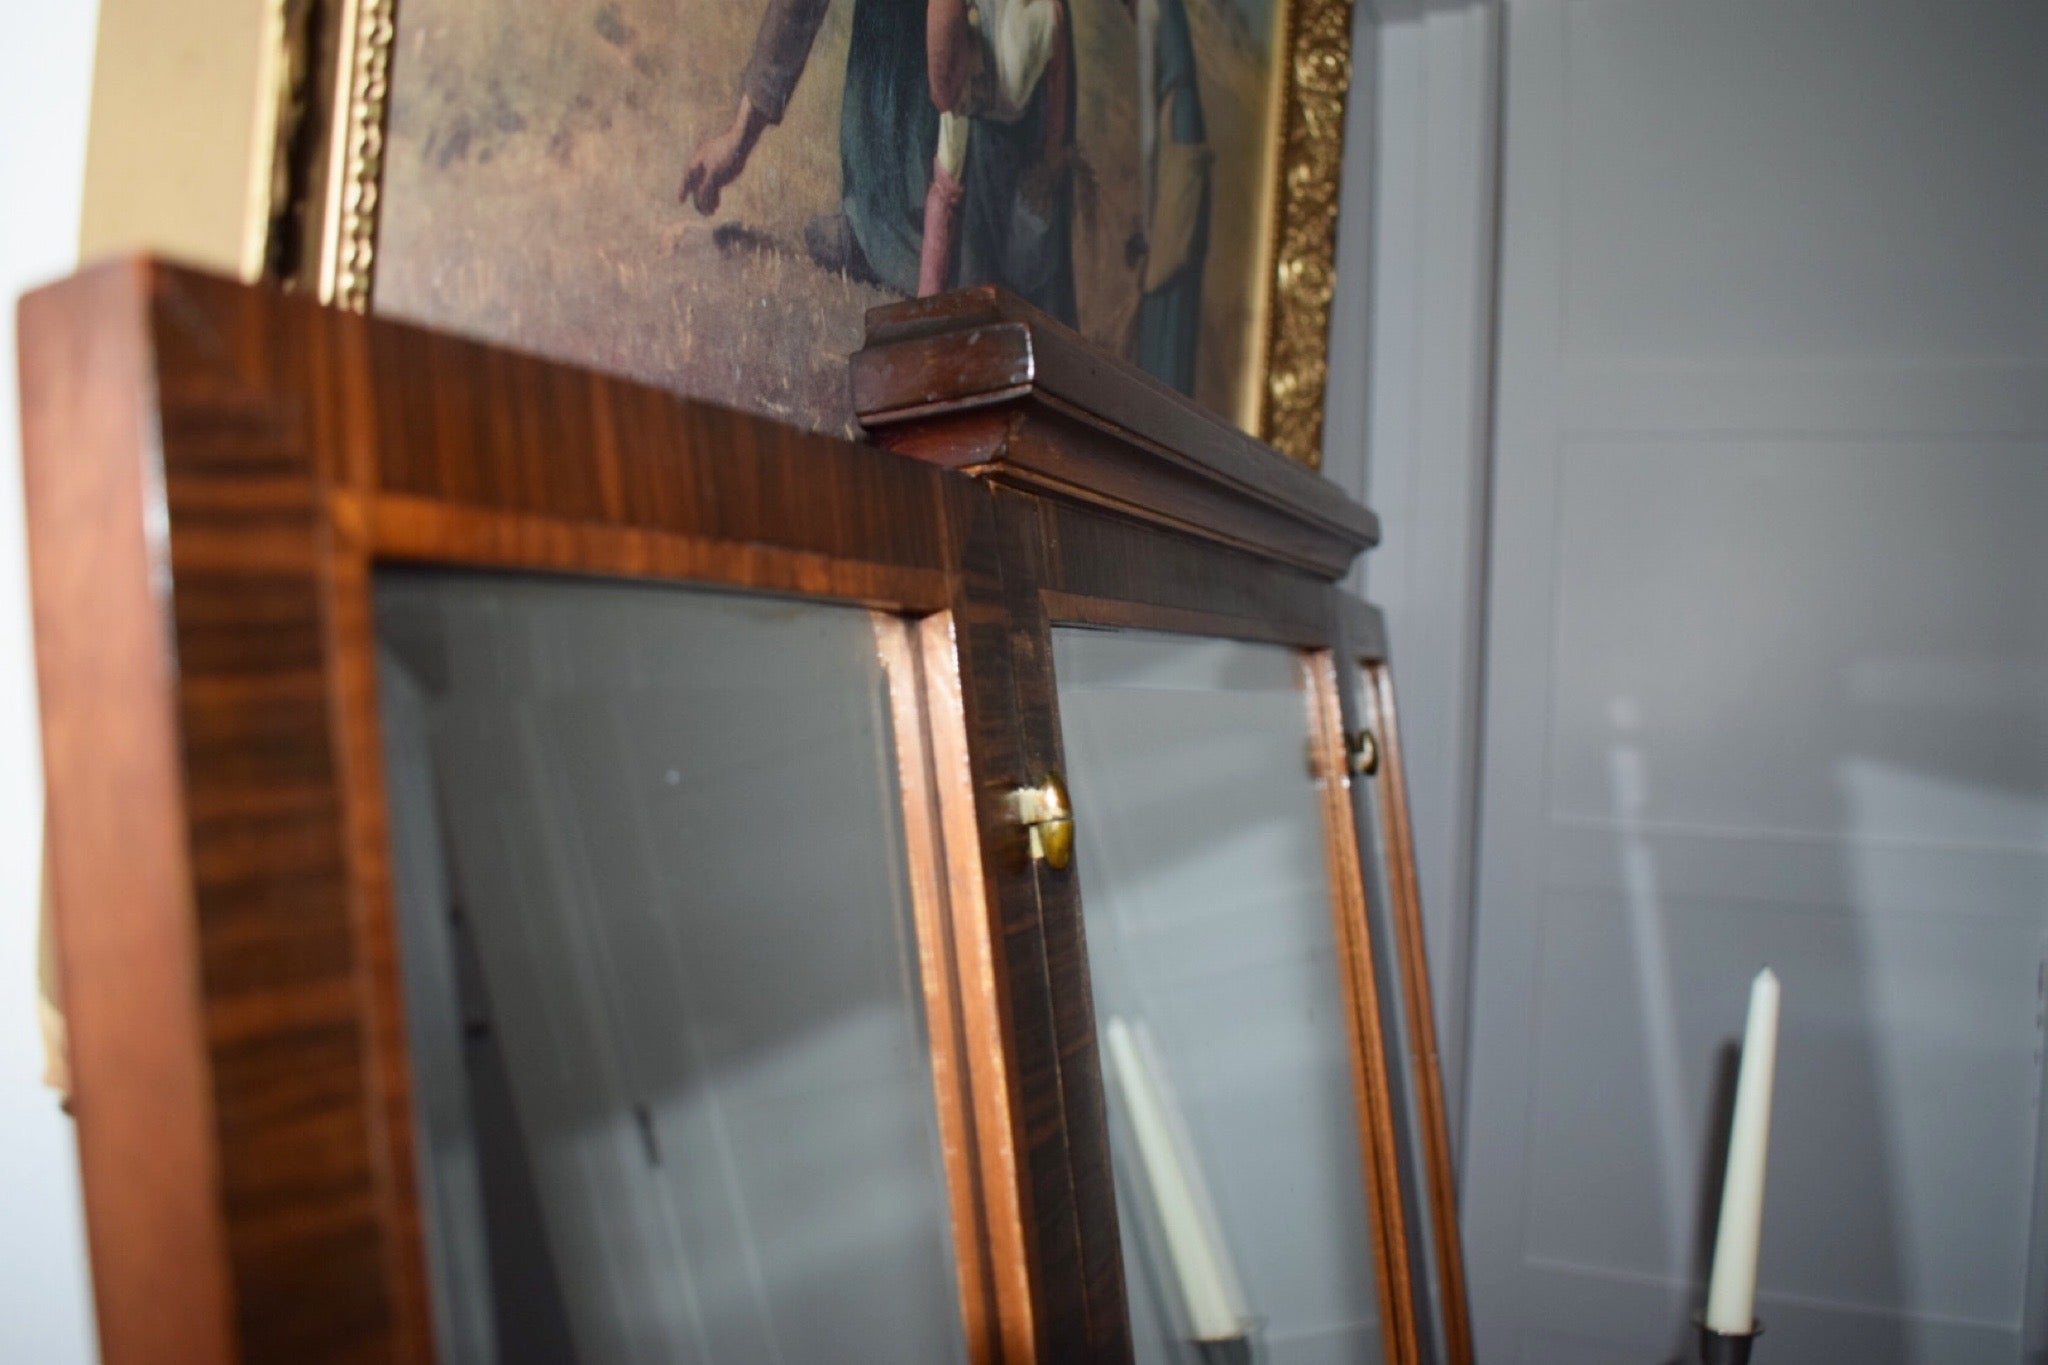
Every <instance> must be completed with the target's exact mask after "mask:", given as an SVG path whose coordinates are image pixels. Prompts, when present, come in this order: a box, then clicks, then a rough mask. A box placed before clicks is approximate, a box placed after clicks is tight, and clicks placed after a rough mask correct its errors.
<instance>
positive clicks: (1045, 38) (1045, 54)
mask: <svg viewBox="0 0 2048 1365" xmlns="http://www.w3.org/2000/svg"><path fill="white" fill-rule="evenodd" d="M1285 4H1286V0H538V2H537V3H535V4H532V5H521V6H517V7H515V8H516V18H514V17H513V11H512V10H508V9H507V7H506V6H505V5H504V4H503V0H396V5H397V11H398V16H399V17H398V23H397V38H396V40H395V42H396V46H395V47H394V49H393V53H392V85H391V98H390V113H389V119H388V124H387V129H386V144H385V149H384V150H385V155H384V172H383V183H382V187H381V193H380V194H379V197H378V201H377V202H378V220H377V221H378V226H377V234H378V241H377V252H376V258H375V259H376V279H375V285H374V289H375V293H374V297H373V299H372V305H373V307H375V308H376V309H377V310H378V311H379V312H385V313H389V314H392V315H395V316H400V317H405V318H409V319H413V320H416V321H420V322H425V323H429V324H434V325H439V326H444V327H455V328H459V329H461V330H463V331H466V332H470V333H472V334H474V335H478V336H482V337H487V338H491V339H495V340H499V341H505V342H510V343H513V344H516V345H519V346H522V347H525V348H527V349H530V350H534V351H537V352H540V353H542V354H545V355H549V356H554V357H559V358H564V359H569V360H574V361H579V362H582V363H585V364H591V365H596V366H599V367H601V368H604V369H609V370H613V371H617V372H620V373H624V374H628V375H632V376H634V377H636V378H640V379H644V380H647V381H649V382H652V383H655V384H659V385H662V386H665V387H669V388H674V389H677V390H680V391H682V392H685V393H690V394H694V395H697V396H700V397H704V398H710V399H713V400H715V401H718V402H724V403H731V404H735V405H737V406H740V407H744V408H747V409H749V410H750V411H754V412H758V413H764V414H767V415H769V416H772V417H775V418H778V419H780V420H783V421H786V422H791V423H793V424H795V425H798V426H802V427H805V428H808V429H810V430H814V431H829V432H835V433H839V434H842V435H853V434H855V432H856V430H857V427H856V423H855V421H854V416H853V413H852V410H851V402H850V394H849V392H848V389H847V384H846V357H847V354H848V353H849V352H851V351H853V350H855V349H857V348H858V347H859V346H860V344H861V337H862V319H863V316H864V315H865V313H866V311H867V310H868V309H870V308H873V307H875V306H877V305H881V304H887V303H890V302H893V301H896V300H900V299H904V298H908V297H912V296H915V295H918V294H923V293H931V292H934V291H937V290H942V289H950V288H955V287H958V286H962V285H974V284H983V283H993V284H1000V285H1002V286H1004V287H1006V288H1008V289H1009V290H1010V291H1011V292H1013V293H1015V294H1018V295H1020V296H1021V297H1023V298H1025V299H1027V300H1029V301H1030V302H1031V303H1033V304H1036V305H1037V306H1038V307H1039V308H1041V309H1043V310H1045V311H1046V312H1048V313H1050V314H1052V315H1053V316H1055V317H1057V318H1059V319H1061V320H1062V321H1065V322H1067V323H1069V324H1071V325H1073V326H1075V327H1076V328H1077V329H1078V330H1079V331H1080V332H1081V334H1082V335H1083V336H1085V337H1087V338H1088V339H1089V340H1090V341H1092V342H1095V343H1096V344H1098V345H1101V346H1104V347H1106V348H1108V349H1110V350H1113V351H1115V352H1117V353H1119V354H1121V355H1124V356H1126V357H1127V358H1130V359H1133V360H1135V361H1137V362H1138V363H1139V364H1141V365H1143V366H1144V367H1145V368H1147V369H1149V370H1150V371H1151V372H1152V373H1153V374H1155V375H1157V376H1158V377H1160V378H1161V379H1162V380H1164V381H1165V382H1167V383H1169V384H1171V385H1172V386H1173V387H1175V388H1177V389H1180V390H1182V391H1183V392H1187V393H1191V394H1193V395H1194V396H1195V398H1196V400H1197V401H1199V402H1202V403H1204V404H1206V405H1208V406H1209V407H1211V408H1213V409H1216V410H1218V411H1223V412H1240V411H1244V410H1245V407H1244V403H1245V396H1246V394H1247V393H1250V392H1252V389H1251V388H1250V386H1249V385H1248V384H1247V380H1248V378H1249V377H1250V367H1251V366H1252V365H1253V364H1255V363H1256V360H1257V357H1258V346H1257V331H1258V328H1259V326H1260V325H1261V314H1260V308H1261V297H1262V296H1261V294H1260V292H1259V290H1258V289H1257V288H1256V287H1255V282H1256V280H1257V278H1258V274H1259V272H1260V270H1261V269H1262V267H1260V266H1259V265H1258V262H1259V260H1260V259H1261V253H1262V252H1263V251H1264V250H1265V232H1266V214H1267V211H1268V205H1269V203H1270V200H1269V198H1268V197H1267V196H1268V189H1269V185H1270V181H1269V178H1268V177H1269V172H1270V169H1271V167H1272V164H1273V155H1272V152H1273V145H1274V144H1273V130H1272V124H1271V120H1270V118H1269V116H1268V111H1269V108H1270V99H1271V92H1272V91H1273V90H1274V89H1275V80H1274V76H1275V68H1274V50H1275V49H1274V43H1275V40H1276V37H1277V35H1278V34H1279V33H1280V32H1281V30H1282V28H1283V26H1284V25H1283V14H1284V6H1285ZM678 171H680V172H681V174H680V175H678V174H677V172H678ZM679 180H680V182H681V189H682V198H683V199H684V201H685V204H683V205H678V203H677V202H676V200H677V188H678V181H679Z"/></svg>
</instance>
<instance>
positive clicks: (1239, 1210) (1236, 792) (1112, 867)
mask: <svg viewBox="0 0 2048 1365" xmlns="http://www.w3.org/2000/svg"><path fill="white" fill-rule="evenodd" d="M1054 653H1055V665H1056V669H1057V672H1058V677H1059V705H1060V719H1061V727H1062V729H1063V731H1064V735H1065V745H1066V755H1067V765H1068V770H1069V771H1068V774H1067V776H1068V782H1069V787H1070V789H1071V792H1072V796H1073V805H1074V813H1075V827H1076V831H1077V838H1076V842H1075V855H1074V856H1075V862H1076V866H1077V868H1078V871H1079V875H1080V878H1081V897H1082V904H1083V907H1084V910H1083V914H1084V921H1085V927H1086V932H1087V940H1088V963H1089V971H1090V974H1091V976H1092V978H1093V983H1094V993H1095V1010H1096V1021H1097V1025H1098V1027H1099V1030H1100V1036H1101V1039H1102V1043H1103V1070H1104V1080H1105V1086H1106V1089H1107V1091H1108V1097H1109V1105H1110V1137H1111V1143H1112V1149H1113V1155H1114V1158H1115V1162H1116V1186H1117V1209H1118V1213H1119V1219H1120V1222H1121V1224H1122V1226H1123V1233H1124V1264H1125V1271H1126V1280H1127V1282H1128V1284H1129V1289H1130V1299H1131V1322H1132V1329H1133V1332H1134V1334H1135V1336H1136V1339H1137V1345H1138V1359H1139V1360H1140V1361H1144V1362H1154V1361H1159V1362H1168V1361H1189V1362H1193V1361H1200V1360H1212V1359H1216V1358H1219V1355H1218V1352H1217V1351H1216V1350H1215V1349H1213V1348H1212V1349H1210V1350H1209V1351H1207V1352H1203V1351H1201V1350H1200V1349H1198V1348H1197V1347H1195V1346H1194V1345H1193V1344H1192V1343H1193V1342H1195V1341H1197V1340H1201V1341H1219V1340H1222V1339H1224V1338H1228V1337H1230V1336H1231V1335H1232V1334H1236V1335H1238V1336H1240V1337H1242V1338H1244V1339H1245V1340H1246V1342H1247V1344H1248V1345H1249V1347H1250V1354H1251V1356H1252V1357H1253V1358H1256V1359H1259V1360H1264V1361H1273V1362H1288V1365H1310V1363H1311V1362H1324V1361H1328V1362H1337V1361H1344V1362H1357V1361H1377V1360H1380V1359H1382V1337H1381V1328H1380V1309H1379V1303H1378V1299H1377V1283H1378V1282H1377V1279H1376V1275H1375V1269H1374V1264H1373V1255H1374V1253H1373V1235H1372V1229H1371V1227H1370V1224H1369V1222H1368V1219H1369V1217H1370V1214H1369V1210H1368V1207H1367V1204H1366V1197H1365V1190H1364V1169H1363V1165H1362V1160H1363V1158H1362V1156H1361V1151H1360V1146H1359V1141H1358V1128H1357V1109H1356V1102H1355V1100H1354V1097H1353V1086H1352V1076H1351V1056H1350V1051H1349V1048H1350V1043H1349V1041H1348V1040H1349V1036H1350V1035H1349V1027H1348V1025H1347V1022H1346V1021H1347V1018H1348V1015H1349V1005H1348V1003H1347V996H1346V993H1345V990H1344V986H1343V979H1342V976H1341V969H1340V966H1339V961H1338V957H1337V946H1336V931H1335V927H1334V922H1333V916H1332V909H1331V905H1332V901H1331V886H1330V876H1329V870H1328V865H1327V862H1326V860H1325V853H1324V845H1323V813H1322V804H1321V798H1320V795H1319V793H1318V791H1317V788H1316V784H1315V779H1314V777H1313V775H1312V773H1311V772H1310V768H1309V762H1308V758H1309V749H1308V744H1309V707H1308V699H1307V696H1306V693H1305V677H1304V671H1303V667H1302V659H1301V656H1300V655H1298V654H1297V653H1296V652H1295V651H1293V650H1290V649H1285V648H1281V647H1279V646H1272V645H1252V644H1241V643H1236V642H1232V641H1220V640H1199V639H1192V638H1185V637H1174V636H1155V635H1147V634H1141V633H1137V632H1115V633H1109V632H1099V631H1089V630H1060V631H1056V632H1055V639H1054ZM1228 1355H1229V1353H1228V1352H1227V1351H1226V1352H1224V1353H1223V1356H1224V1358H1228ZM1238 1358H1240V1359H1241V1358H1244V1356H1243V1354H1242V1353H1240V1354H1239V1355H1238Z"/></svg>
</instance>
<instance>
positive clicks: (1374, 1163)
mask: <svg viewBox="0 0 2048 1365" xmlns="http://www.w3.org/2000/svg"><path fill="white" fill-rule="evenodd" d="M1302 670H1303V673H1304V675H1305V681H1306V683H1307V693H1308V705H1309V715H1308V722H1309V733H1310V735H1311V736H1312V737H1313V741H1314V753H1315V758H1316V768H1317V786H1318V787H1319V788H1320V790H1321V792H1322V797H1323V847H1324V852H1325V855H1326V857H1327V858H1328V861H1329V869H1330V885H1331V889H1332V891H1333V892H1334V894H1335V902H1334V904H1333V906H1332V910H1333V913H1334V917H1335V921H1336V932H1337V946H1338V954H1339V957H1340V959H1341V961H1342V964H1343V969H1344V978H1345V986H1346V993H1347V995H1348V996H1349V998H1350V1001H1351V1019H1350V1025H1351V1027H1350V1030H1349V1032H1350V1036H1351V1061H1352V1078H1353V1081H1354V1082H1355V1085H1356V1092H1357V1100H1358V1119H1359V1142H1360V1146H1361V1148H1362V1149H1363V1156H1364V1160H1365V1190H1366V1199H1367V1201H1368V1203H1369V1204H1370V1205H1371V1208H1370V1213H1371V1218H1372V1231H1373V1234H1374V1247H1375V1249H1376V1251H1377V1253H1378V1254H1377V1257H1376V1264H1377V1267H1378V1270H1379V1285H1378V1289H1379V1298H1380V1312H1381V1324H1382V1326H1383V1328H1384V1330H1385V1333H1386V1348H1387V1360H1388V1361H1390V1362H1394V1365H1413V1362H1416V1361H1418V1360H1419V1358H1420V1350H1421V1348H1420V1345H1419V1343H1418V1340H1417V1335H1416V1331H1417V1329H1416V1321H1415V1300H1414V1298H1413V1295H1412V1289H1413V1285H1414V1278H1413V1273H1412V1268H1411V1265H1410V1262H1409V1256H1408V1230H1407V1218H1406V1214H1405V1212H1404V1211H1403V1209H1402V1201H1401V1181H1400V1142H1399V1138H1398V1135H1397V1133H1396V1130H1395V1126H1394V1108H1393V1097H1392V1093H1391V1086H1392V1081H1391V1077H1390V1076H1389V1074H1388V1061H1389V1058H1388V1055H1387V1046H1386V1038H1385V1035H1384V1033H1383V1031H1382V1029H1381V1026H1380V1019H1381V1015H1380V998H1379V986H1378V982H1377V977H1376V975H1375V967H1374V963H1373V953H1372V930H1371V923H1372V921H1371V917H1370V915H1369V913H1368V907H1367V905H1366V889H1365V868H1364V862H1363V859H1362V857H1361V855H1360V852H1359V847H1358V825H1357V820H1356V816H1355V814H1354V808H1353V806H1352V802H1351V778H1350V773H1349V768H1348V764H1347V761H1346V753H1345V743H1344V718H1343V714H1342V709H1341V701H1340V698H1339V694H1338V683H1337V669H1336V655H1335V653H1334V652H1333V651H1330V650H1318V651H1315V652H1313V653H1309V654H1305V655H1304V656H1303V658H1302Z"/></svg>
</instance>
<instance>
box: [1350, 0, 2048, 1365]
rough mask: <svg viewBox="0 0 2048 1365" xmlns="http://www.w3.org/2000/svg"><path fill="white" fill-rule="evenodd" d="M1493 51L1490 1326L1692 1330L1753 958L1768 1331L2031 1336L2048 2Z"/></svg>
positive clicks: (1480, 939)
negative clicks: (1498, 188) (1497, 301)
mask: <svg viewBox="0 0 2048 1365" xmlns="http://www.w3.org/2000/svg"><path fill="white" fill-rule="evenodd" d="M1504 63H1505V65H1504V77H1505V89H1506V106H1505V122H1504V129H1505V147H1504V149H1503V150H1504V160H1503V175H1504V180H1503V188H1502V214H1503V218H1502V255H1501V261H1502V264H1501V278H1500V295H1501V310H1500V342H1499V347H1500V353H1499V368H1498V391H1497V413H1498V430H1497V440H1496V444H1495V449H1494V469H1493V480H1494V482H1493V487H1492V498H1491V520H1490V524H1489V542H1488V555H1489V560H1490V565H1489V569H1490V575H1489V576H1490V598H1489V601H1488V608H1487V625H1488V632H1487V657H1486V668H1487V677H1486V688H1485V695H1486V702H1485V710H1484V714H1483V736H1484V740H1483V745H1482V748H1481V761H1482V803H1481V808H1480V831H1481V837H1480V839H1479V844H1478V847H1479V880H1478V895H1477V909H1476V917H1477V940H1476V958H1475V963H1474V974H1473V985H1474V997H1473V999H1474V1014H1473V1022H1472V1029H1473V1031H1472V1052H1471V1076H1470V1090H1469V1108H1468V1111H1467V1118H1468V1122H1467V1141H1466V1156H1467V1160H1466V1165H1465V1174H1466V1186H1465V1222H1466V1233H1467V1248H1468V1254H1469V1258H1470V1264H1471V1268H1472V1279H1473V1290H1474V1296H1475V1303H1476V1308H1477V1314H1478V1329H1479V1346H1480V1354H1481V1358H1482V1359H1484V1360H1486V1361H1487V1362H1489V1365H1495V1363H1501V1365H1505V1363H1506V1362H1513V1361H1518V1360H1530V1361H1550V1360H1572V1361H1574V1362H1582V1363H1583V1365H1602V1363H1604V1362H1610V1361H1611V1362H1615V1365H1621V1362H1630V1363H1631V1365H1641V1363H1642V1362H1646V1361H1652V1360H1661V1359H1667V1358H1669V1357H1670V1356H1671V1355H1673V1354H1675V1353H1676V1352H1677V1351H1678V1350H1679V1349H1680V1347H1681V1346H1682V1343H1683V1339H1684V1335H1685V1322H1686V1318H1687V1316H1688V1314H1689V1313H1690V1312H1691V1311H1693V1309H1694V1308H1695V1307H1696V1305H1697V1302H1698V1288H1697V1283H1698V1279H1699V1277H1700V1274H1701V1271H1702V1268H1703V1265H1704V1255H1705V1243H1706V1239H1707V1238H1708V1237H1709V1236H1710V1235H1711V1226H1710V1225H1711V1221H1712V1208H1713V1197H1714V1190H1715V1189H1716V1182H1717V1178H1718V1161H1717V1157H1718V1146H1719V1142H1720V1133H1721V1132H1722V1131H1723V1125H1725V1122H1726V1112H1727V1111H1726V1108H1725V1093H1726V1086H1727V1084H1728V1073H1727V1066H1728V1063H1729V1061H1730V1051H1729V1050H1730V1047H1731V1045H1732V1043H1733V1041H1734V1040H1735V1039H1736V1037H1737V1036H1738V1035H1739V1032H1740V1028H1741V1022H1742V1017H1743V1006H1744V1001H1745V992H1746V986H1747V982H1748V978H1749V976H1750V975H1751V974H1752V973H1753V972H1754V971H1755V970H1756V969H1757V968H1758V967H1760V966H1762V965H1764V964H1765V963H1770V964H1772V965H1774V966H1775V967H1776V968H1777V970H1778V972H1779V974H1780V975H1781V976H1782V977H1783V978H1784V981H1785V992H1786V994H1785V1014H1784V1035H1783V1036H1784V1045H1783V1053H1782V1056H1781V1060H1780V1065H1779V1069H1778V1115H1777V1117H1778V1124H1777V1128H1776V1130H1775V1133H1774V1137H1773V1147H1772V1155H1771V1163H1772V1164H1771V1172H1770V1177H1771V1184H1770V1203H1769V1209H1768V1213H1767V1216H1766V1221H1765V1233H1764V1248H1763V1266H1762V1275H1763V1291H1762V1296H1761V1300H1760V1306H1759V1312H1760V1314H1761V1316H1762V1317H1763V1318H1764V1319H1765V1320H1766V1322H1767V1323H1768V1324H1769V1328H1770V1335H1769V1336H1767V1337H1766V1338H1765V1340H1764V1343H1763V1345H1762V1347H1761V1348H1760V1353H1761V1355H1762V1356H1764V1357H1768V1358H1769V1359H1772V1360H1785V1361H1834V1360H1852V1359H1853V1360H1858V1361H1866V1362H1925V1363H1926V1365H1937V1363H1938V1365H1968V1363H1969V1362H1978V1361H1982V1362H1992V1361H1997V1362H2011V1361H2015V1360H2017V1359H2019V1358H2020V1350H2021V1333H2022V1326H2023V1323H2022V1318H2023V1313H2024V1310H2025V1308H2026V1300H2027V1298H2028V1295H2027V1291H2026V1287H2025V1285H2026V1280H2025V1276H2026V1273H2027V1270H2028V1263H2029V1255H2030V1236H2032V1229H2031V1228H2030V1226H2029V1215H2030V1212H2031V1209H2032V1204H2033V1193H2034V1183H2035V1163H2036V1160H2037V1143H2038V1140H2039V1137H2040V1132H2039V1129H2040V1085H2041V1052H2040V1049H2041V1046H2042V1042H2043V1038H2042V1032H2041V1009H2042V1004H2041V999H2042V997H2041V982H2042V980H2043V972H2044V956H2043V955H2044V947H2048V535H2044V534H2043V529H2042V528H2043V527H2044V526H2048V150H2044V149H2048V79H2044V74H2043V73H2044V72H2048V7H2044V6H2042V5H2040V4H2038V3H2032V2H2031V0H1510V3H1509V4H1508V6H1507V13H1506V47H1505V57H1504ZM1383 510H1385V509H1383ZM2031 1250H2032V1254H2033V1256H2034V1258H2035V1260H2036V1263H2037V1264H2038V1261H2039V1258H2040V1257H2041V1256H2043V1255H2044V1254H2048V1248H2032V1249H2031Z"/></svg>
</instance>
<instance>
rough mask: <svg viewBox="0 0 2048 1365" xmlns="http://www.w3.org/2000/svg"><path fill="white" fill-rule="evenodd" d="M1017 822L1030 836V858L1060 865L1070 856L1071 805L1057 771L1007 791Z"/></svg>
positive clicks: (1071, 834)
mask: <svg viewBox="0 0 2048 1365" xmlns="http://www.w3.org/2000/svg"><path fill="white" fill-rule="evenodd" d="M1010 804H1011V807H1012V809H1014V810H1015V811H1016V813H1017V823H1018V824H1020V825H1022V826H1024V829H1025V832H1026V833H1027V834H1028V835H1029V836H1030V840H1031V861H1033V862H1035V863H1044V864H1045V865H1046V866H1047V867H1050V868H1063V867H1065V866H1066V865H1067V864H1068V863H1070V862H1072V861H1073V859H1074V808H1073V806H1072V805H1071V804H1069V803H1068V801H1067V784H1066V783H1065V782H1064V781H1063V780H1061V778H1060V775H1059V774H1058V773H1047V774H1046V776H1045V781H1043V782H1041V783H1039V784H1038V785H1037V786H1035V787H1019V788H1017V790H1016V791H1014V792H1012V793H1011V794H1010Z"/></svg>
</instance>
